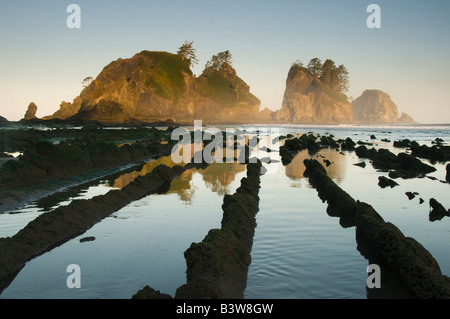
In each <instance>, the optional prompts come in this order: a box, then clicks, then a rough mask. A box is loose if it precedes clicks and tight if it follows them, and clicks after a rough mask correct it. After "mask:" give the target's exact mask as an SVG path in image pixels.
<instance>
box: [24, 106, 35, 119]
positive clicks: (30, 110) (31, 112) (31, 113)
mask: <svg viewBox="0 0 450 319" xmlns="http://www.w3.org/2000/svg"><path fill="white" fill-rule="evenodd" d="M36 112H37V106H36V104H34V102H31V103H30V104H29V105H28V109H27V111H26V112H25V116H24V117H23V119H24V120H33V119H36V118H37V117H36Z"/></svg>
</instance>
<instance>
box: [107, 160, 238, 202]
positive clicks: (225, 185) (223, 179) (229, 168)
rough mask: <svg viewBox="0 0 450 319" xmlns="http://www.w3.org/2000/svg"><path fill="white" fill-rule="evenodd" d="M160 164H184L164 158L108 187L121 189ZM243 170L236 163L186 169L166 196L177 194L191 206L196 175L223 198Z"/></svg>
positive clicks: (120, 177)
mask: <svg viewBox="0 0 450 319" xmlns="http://www.w3.org/2000/svg"><path fill="white" fill-rule="evenodd" d="M161 164H162V165H166V166H169V167H173V166H175V165H183V166H184V165H185V164H184V163H182V164H177V163H175V162H174V161H173V160H172V157H171V156H164V157H161V158H159V159H156V160H152V161H150V162H148V163H146V164H144V165H143V166H142V168H141V169H140V170H135V171H133V172H130V173H126V174H123V175H121V176H119V177H118V178H116V179H115V180H112V181H110V185H111V186H112V187H114V188H119V189H122V188H123V187H125V186H126V185H128V184H129V183H131V182H132V181H134V180H135V179H136V178H137V177H138V176H144V175H147V174H149V173H151V172H152V171H153V169H154V168H155V167H157V166H158V165H161ZM245 169H246V165H244V164H240V163H237V162H234V163H216V162H213V163H211V164H210V165H209V166H208V167H206V168H205V169H201V170H197V169H188V170H186V171H184V172H183V173H182V174H180V176H178V177H177V178H176V179H174V180H173V181H172V183H171V185H170V189H169V190H168V191H167V194H174V193H175V194H178V195H179V197H180V199H181V200H182V201H184V202H185V203H186V204H191V203H192V197H193V195H194V193H195V190H196V187H195V183H194V182H193V176H194V175H195V174H196V173H197V174H200V175H201V176H202V179H203V181H204V182H205V185H206V186H207V187H208V188H209V189H210V190H211V191H212V192H215V193H217V194H218V195H220V196H223V195H225V194H229V192H230V189H229V186H230V184H231V183H232V182H233V181H235V179H236V175H237V174H238V173H241V172H244V171H245Z"/></svg>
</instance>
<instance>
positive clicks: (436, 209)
mask: <svg viewBox="0 0 450 319" xmlns="http://www.w3.org/2000/svg"><path fill="white" fill-rule="evenodd" d="M430 208H431V209H430V215H429V219H430V221H431V222H434V221H436V220H441V219H442V218H444V217H445V216H450V212H449V211H447V210H445V208H444V206H442V204H441V203H439V202H438V201H437V200H436V199H434V198H431V199H430Z"/></svg>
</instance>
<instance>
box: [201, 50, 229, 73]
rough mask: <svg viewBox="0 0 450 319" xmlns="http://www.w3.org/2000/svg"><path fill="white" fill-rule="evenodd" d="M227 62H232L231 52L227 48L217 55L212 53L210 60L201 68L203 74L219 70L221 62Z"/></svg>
mask: <svg viewBox="0 0 450 319" xmlns="http://www.w3.org/2000/svg"><path fill="white" fill-rule="evenodd" d="M224 63H228V64H229V65H231V64H232V63H233V61H232V59H231V53H230V51H229V50H227V51H223V52H219V53H217V55H213V57H212V58H211V60H209V61H208V62H206V65H205V69H204V70H203V74H206V75H209V74H211V73H212V72H213V71H219V69H220V67H221V66H222V64H224Z"/></svg>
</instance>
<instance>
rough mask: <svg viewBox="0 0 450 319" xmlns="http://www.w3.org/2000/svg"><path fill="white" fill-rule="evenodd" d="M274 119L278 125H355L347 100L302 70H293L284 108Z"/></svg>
mask: <svg viewBox="0 0 450 319" xmlns="http://www.w3.org/2000/svg"><path fill="white" fill-rule="evenodd" d="M273 117H274V120H275V121H276V122H282V123H298V124H301V123H305V124H310V123H311V124H333V123H351V122H353V113H352V108H351V105H350V103H349V102H348V101H347V97H346V96H345V95H343V94H341V93H338V92H335V91H333V90H332V89H330V88H329V87H328V86H326V85H325V84H323V83H322V82H321V81H320V80H319V79H318V78H316V77H315V76H314V75H312V74H311V73H310V72H309V71H308V70H307V69H305V68H301V67H292V68H291V69H290V70H289V73H288V77H287V80H286V90H285V93H284V97H283V104H282V108H281V109H280V110H279V111H277V112H276V113H275V114H274V115H273Z"/></svg>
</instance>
